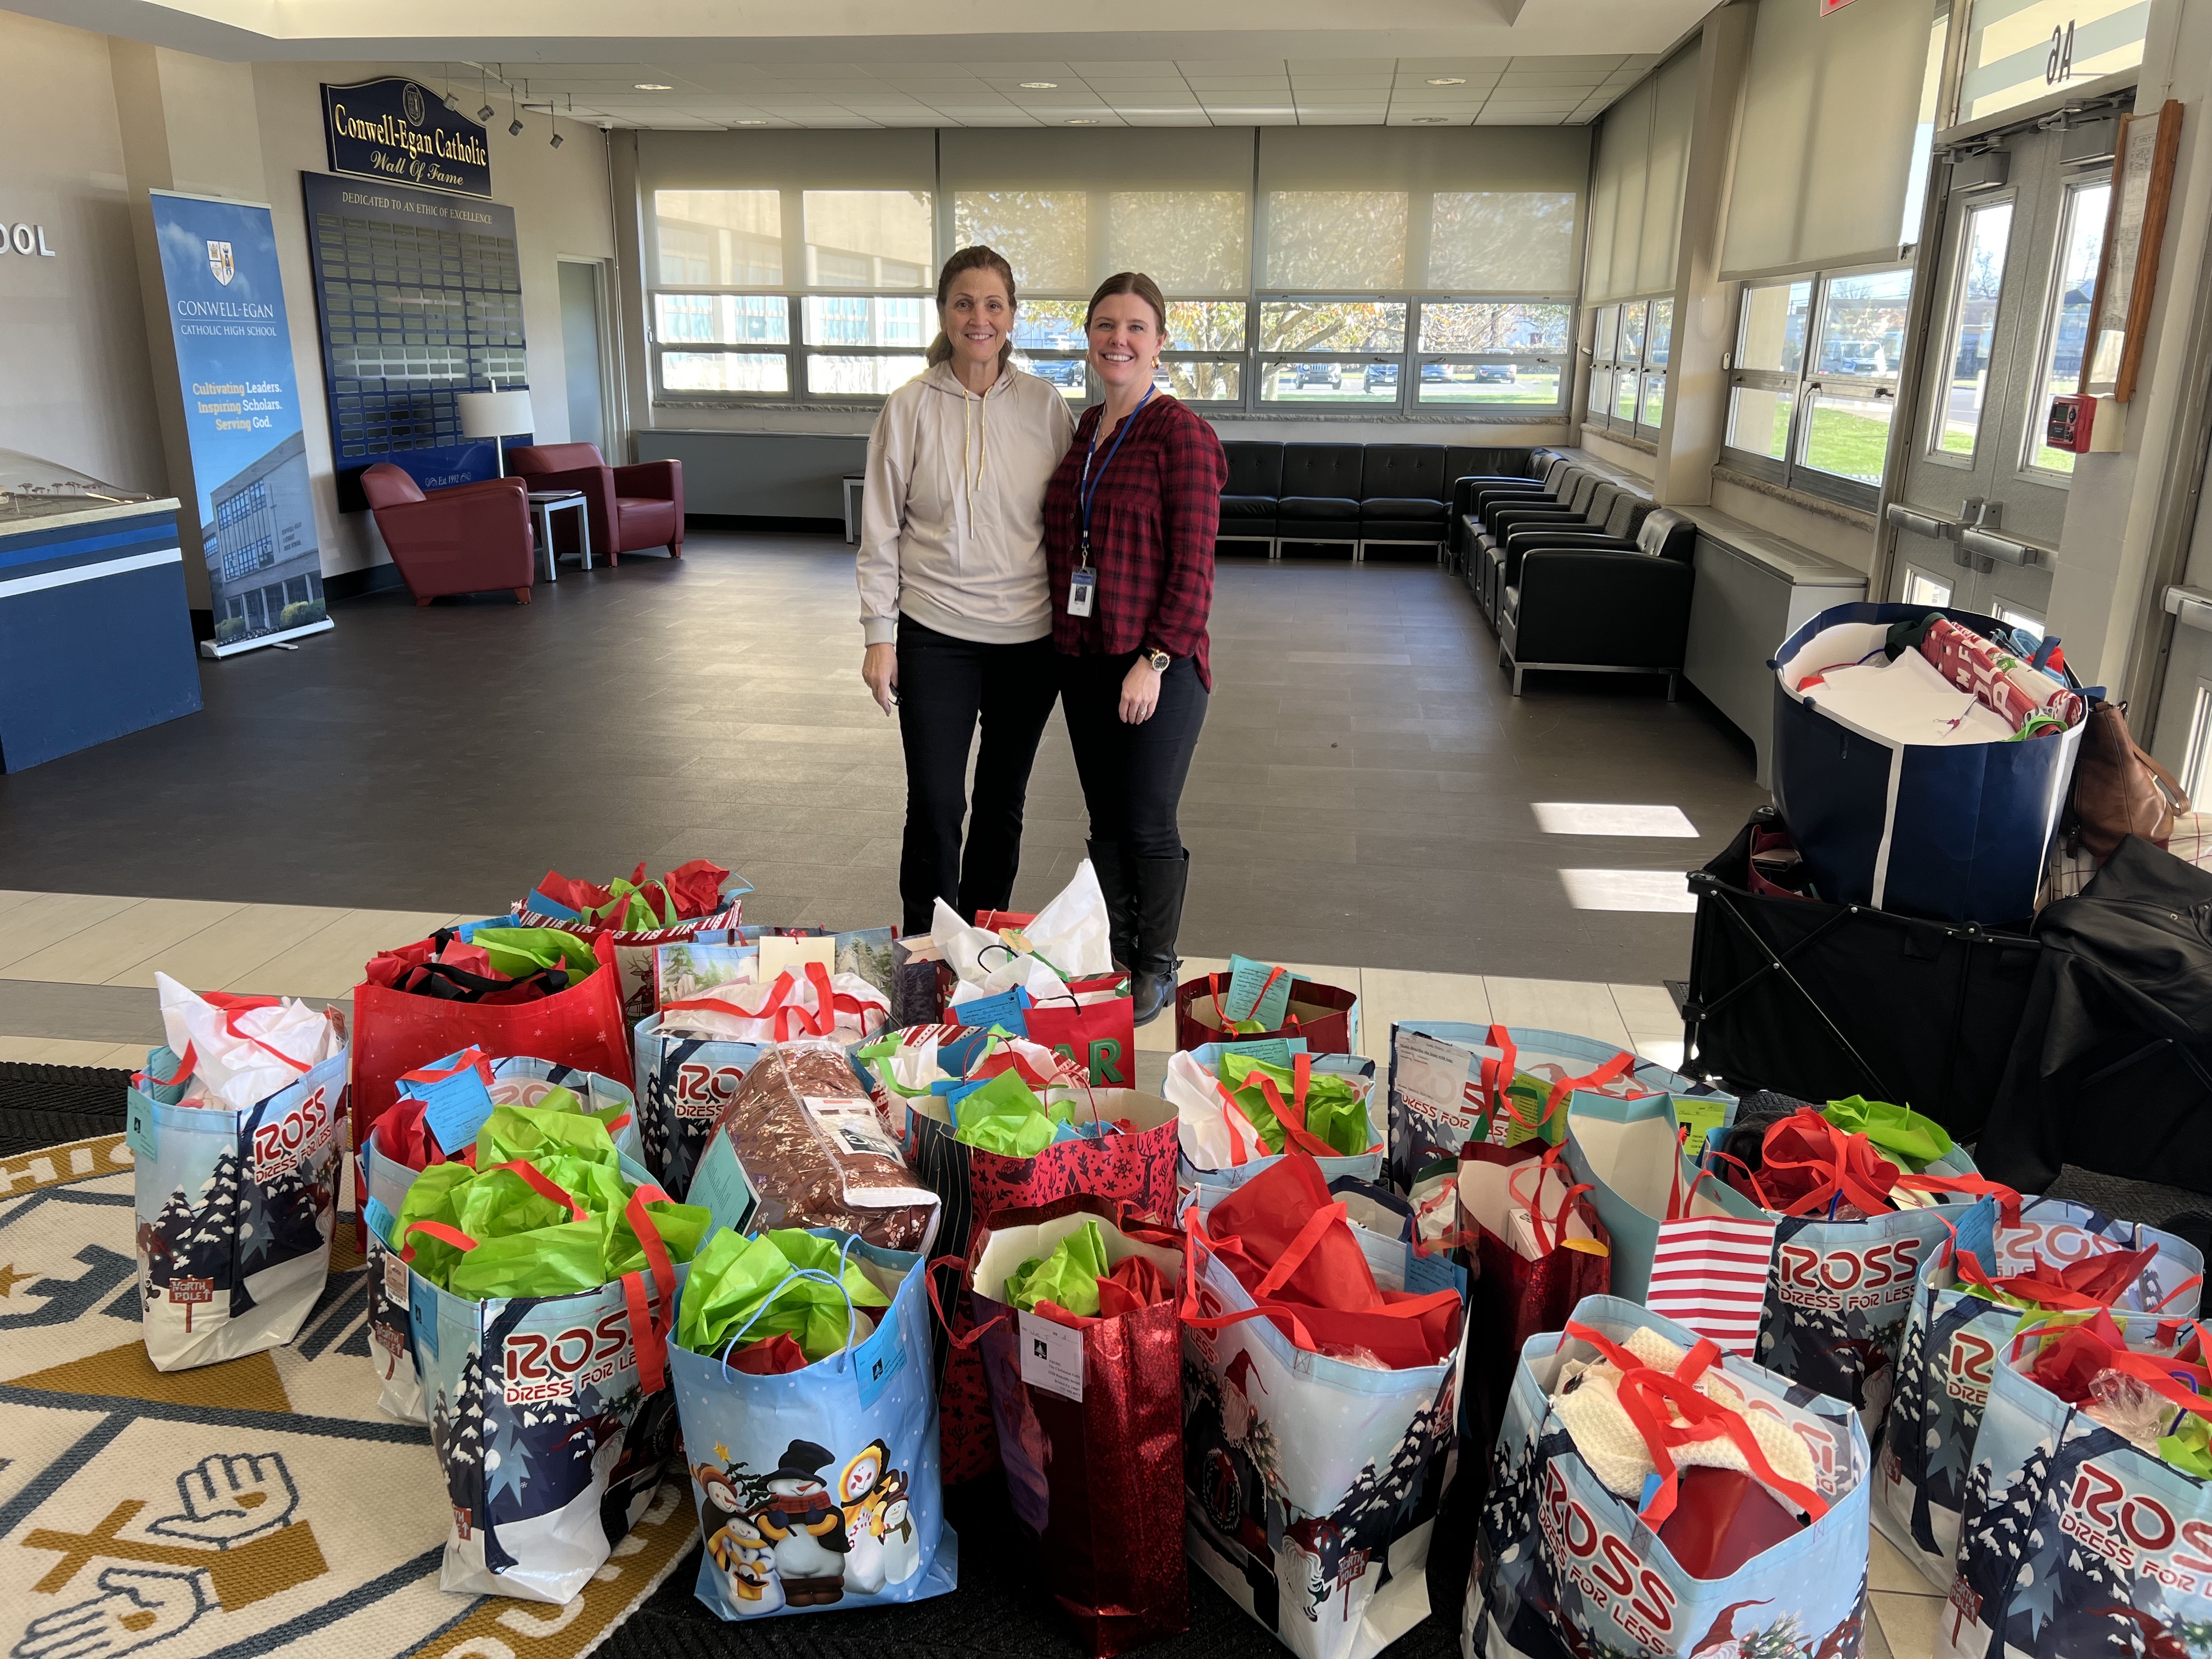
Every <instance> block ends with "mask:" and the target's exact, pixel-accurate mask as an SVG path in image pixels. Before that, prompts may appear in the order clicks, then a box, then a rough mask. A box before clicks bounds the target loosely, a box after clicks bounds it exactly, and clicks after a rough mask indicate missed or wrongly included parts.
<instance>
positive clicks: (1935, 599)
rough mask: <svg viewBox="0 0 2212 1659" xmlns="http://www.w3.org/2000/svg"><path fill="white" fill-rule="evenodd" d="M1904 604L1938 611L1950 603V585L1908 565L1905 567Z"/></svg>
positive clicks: (1916, 567)
mask: <svg viewBox="0 0 2212 1659" xmlns="http://www.w3.org/2000/svg"><path fill="white" fill-rule="evenodd" d="M1950 603H1951V584H1950V583H1948V582H1947V581H1945V580H1942V578H1941V577H1937V576H1931V575H1929V574H1928V573H1927V572H1926V571H1924V570H1923V569H1921V568H1919V567H1918V566H1917V565H1910V564H1909V565H1907V566H1905V604H1907V605H1926V606H1927V607H1928V608H1929V610H1931V611H1940V610H1942V608H1943V607H1944V606H1945V605H1948V604H1950Z"/></svg>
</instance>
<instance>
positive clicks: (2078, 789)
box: [2072, 702, 2189, 864]
mask: <svg viewBox="0 0 2212 1659" xmlns="http://www.w3.org/2000/svg"><path fill="white" fill-rule="evenodd" d="M2087 726H2088V729H2087V731H2085V732H2082V734H2081V751H2080V753H2079V755H2078V756H2077V757H2075V762H2074V799H2073V819H2074V823H2073V836H2072V839H2073V840H2074V841H2075V842H2077V843H2078V844H2079V845H2081V846H2083V847H2086V848H2088V849H2089V851H2090V853H2091V854H2092V855H2093V856H2094V857H2095V859H2096V860H2097V861H2098V862H2099V863H2100V864H2102V863H2103V862H2104V861H2105V860H2106V859H2108V858H2110V857H2112V854H2114V853H2115V852H2116V851H2118V848H2119V845H2120V842H2121V840H2122V839H2123V838H2124V837H2125V836H2141V837H2142V839H2143V840H2145V841H2147V842H2151V843H2152V844H2153V845H2154V846H2156V847H2160V848H2163V847H2164V846H2165V845H2166V840H2167V838H2168V837H2169V836H2172V833H2173V820H2174V817H2175V816H2176V815H2177V814H2179V813H2183V812H2186V811H2189V797H2188V796H2187V795H2185V794H2184V793H2182V789H2181V786H2180V784H2179V783H2178V782H2176V781H2175V780H2174V776H2173V774H2172V773H2171V772H2169V771H2167V770H2166V768H2164V767H2163V766H2161V765H2160V764H2159V763H2157V762H2156V761H2154V760H2153V759H2152V758H2151V757H2149V756H2148V755H2147V754H2145V753H2144V752H2143V751H2142V749H2141V748H2139V747H2138V746H2137V745H2136V740H2135V738H2134V735H2133V734H2132V733H2130V732H2129V730H2128V714H2127V705H2126V704H2124V703H2114V702H2094V703H2092V704H2091V705H2090V706H2089V718H2088V722H2087Z"/></svg>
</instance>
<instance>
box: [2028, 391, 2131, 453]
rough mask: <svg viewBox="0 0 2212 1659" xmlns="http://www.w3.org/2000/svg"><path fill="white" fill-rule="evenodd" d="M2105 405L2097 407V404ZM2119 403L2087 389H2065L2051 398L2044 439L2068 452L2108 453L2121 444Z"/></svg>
mask: <svg viewBox="0 0 2212 1659" xmlns="http://www.w3.org/2000/svg"><path fill="white" fill-rule="evenodd" d="M2100 404H2103V405H2104V406H2105V407H2104V408H2103V409H2102V410H2100V409H2099V407H2098V405H2100ZM2120 428H2121V415H2120V408H2119V404H2118V402H2117V401H2116V400H2114V399H2113V398H2099V397H2095V396H2093V395H2091V394H2090V393H2087V392H2068V393H2066V394H2064V395H2063V396H2060V397H2057V398H2052V399H2051V414H2050V416H2049V418H2048V420H2046V422H2045V425H2044V433H2043V440H2044V441H2045V443H2046V444H2048V445H2049V446H2050V447H2051V448H2053V449H2063V450H2065V451H2066V452H2068V453H2069V454H2075V455H2090V454H2109V453H2112V452H2113V451H2116V450H2118V448H2119V447H2120Z"/></svg>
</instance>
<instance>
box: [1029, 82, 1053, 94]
mask: <svg viewBox="0 0 2212 1659" xmlns="http://www.w3.org/2000/svg"><path fill="white" fill-rule="evenodd" d="M1059 85H1060V82H1057V81H1024V82H1022V88H1023V90H1024V91H1026V92H1050V91H1052V90H1053V89H1054V88H1056V87H1058V86H1059Z"/></svg>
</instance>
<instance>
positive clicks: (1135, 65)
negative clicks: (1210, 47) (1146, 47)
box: [1068, 58, 1176, 81]
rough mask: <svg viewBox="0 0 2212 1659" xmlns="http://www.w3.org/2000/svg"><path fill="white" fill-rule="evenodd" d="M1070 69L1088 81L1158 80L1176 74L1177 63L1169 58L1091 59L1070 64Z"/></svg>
mask: <svg viewBox="0 0 2212 1659" xmlns="http://www.w3.org/2000/svg"><path fill="white" fill-rule="evenodd" d="M1068 68H1070V69H1072V70H1074V71H1075V72H1076V73H1077V74H1078V75H1079V76H1082V77H1083V78H1084V79H1085V80H1086V81H1089V80H1093V79H1095V78H1097V76H1102V75H1103V76H1107V77H1108V78H1109V79H1112V78H1114V77H1116V76H1139V77H1145V76H1150V77H1155V78H1157V77H1158V76H1163V75H1173V74H1175V73H1176V66H1175V61H1174V60H1173V59H1172V58H1091V59H1085V61H1083V62H1081V63H1075V64H1069V65H1068Z"/></svg>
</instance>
